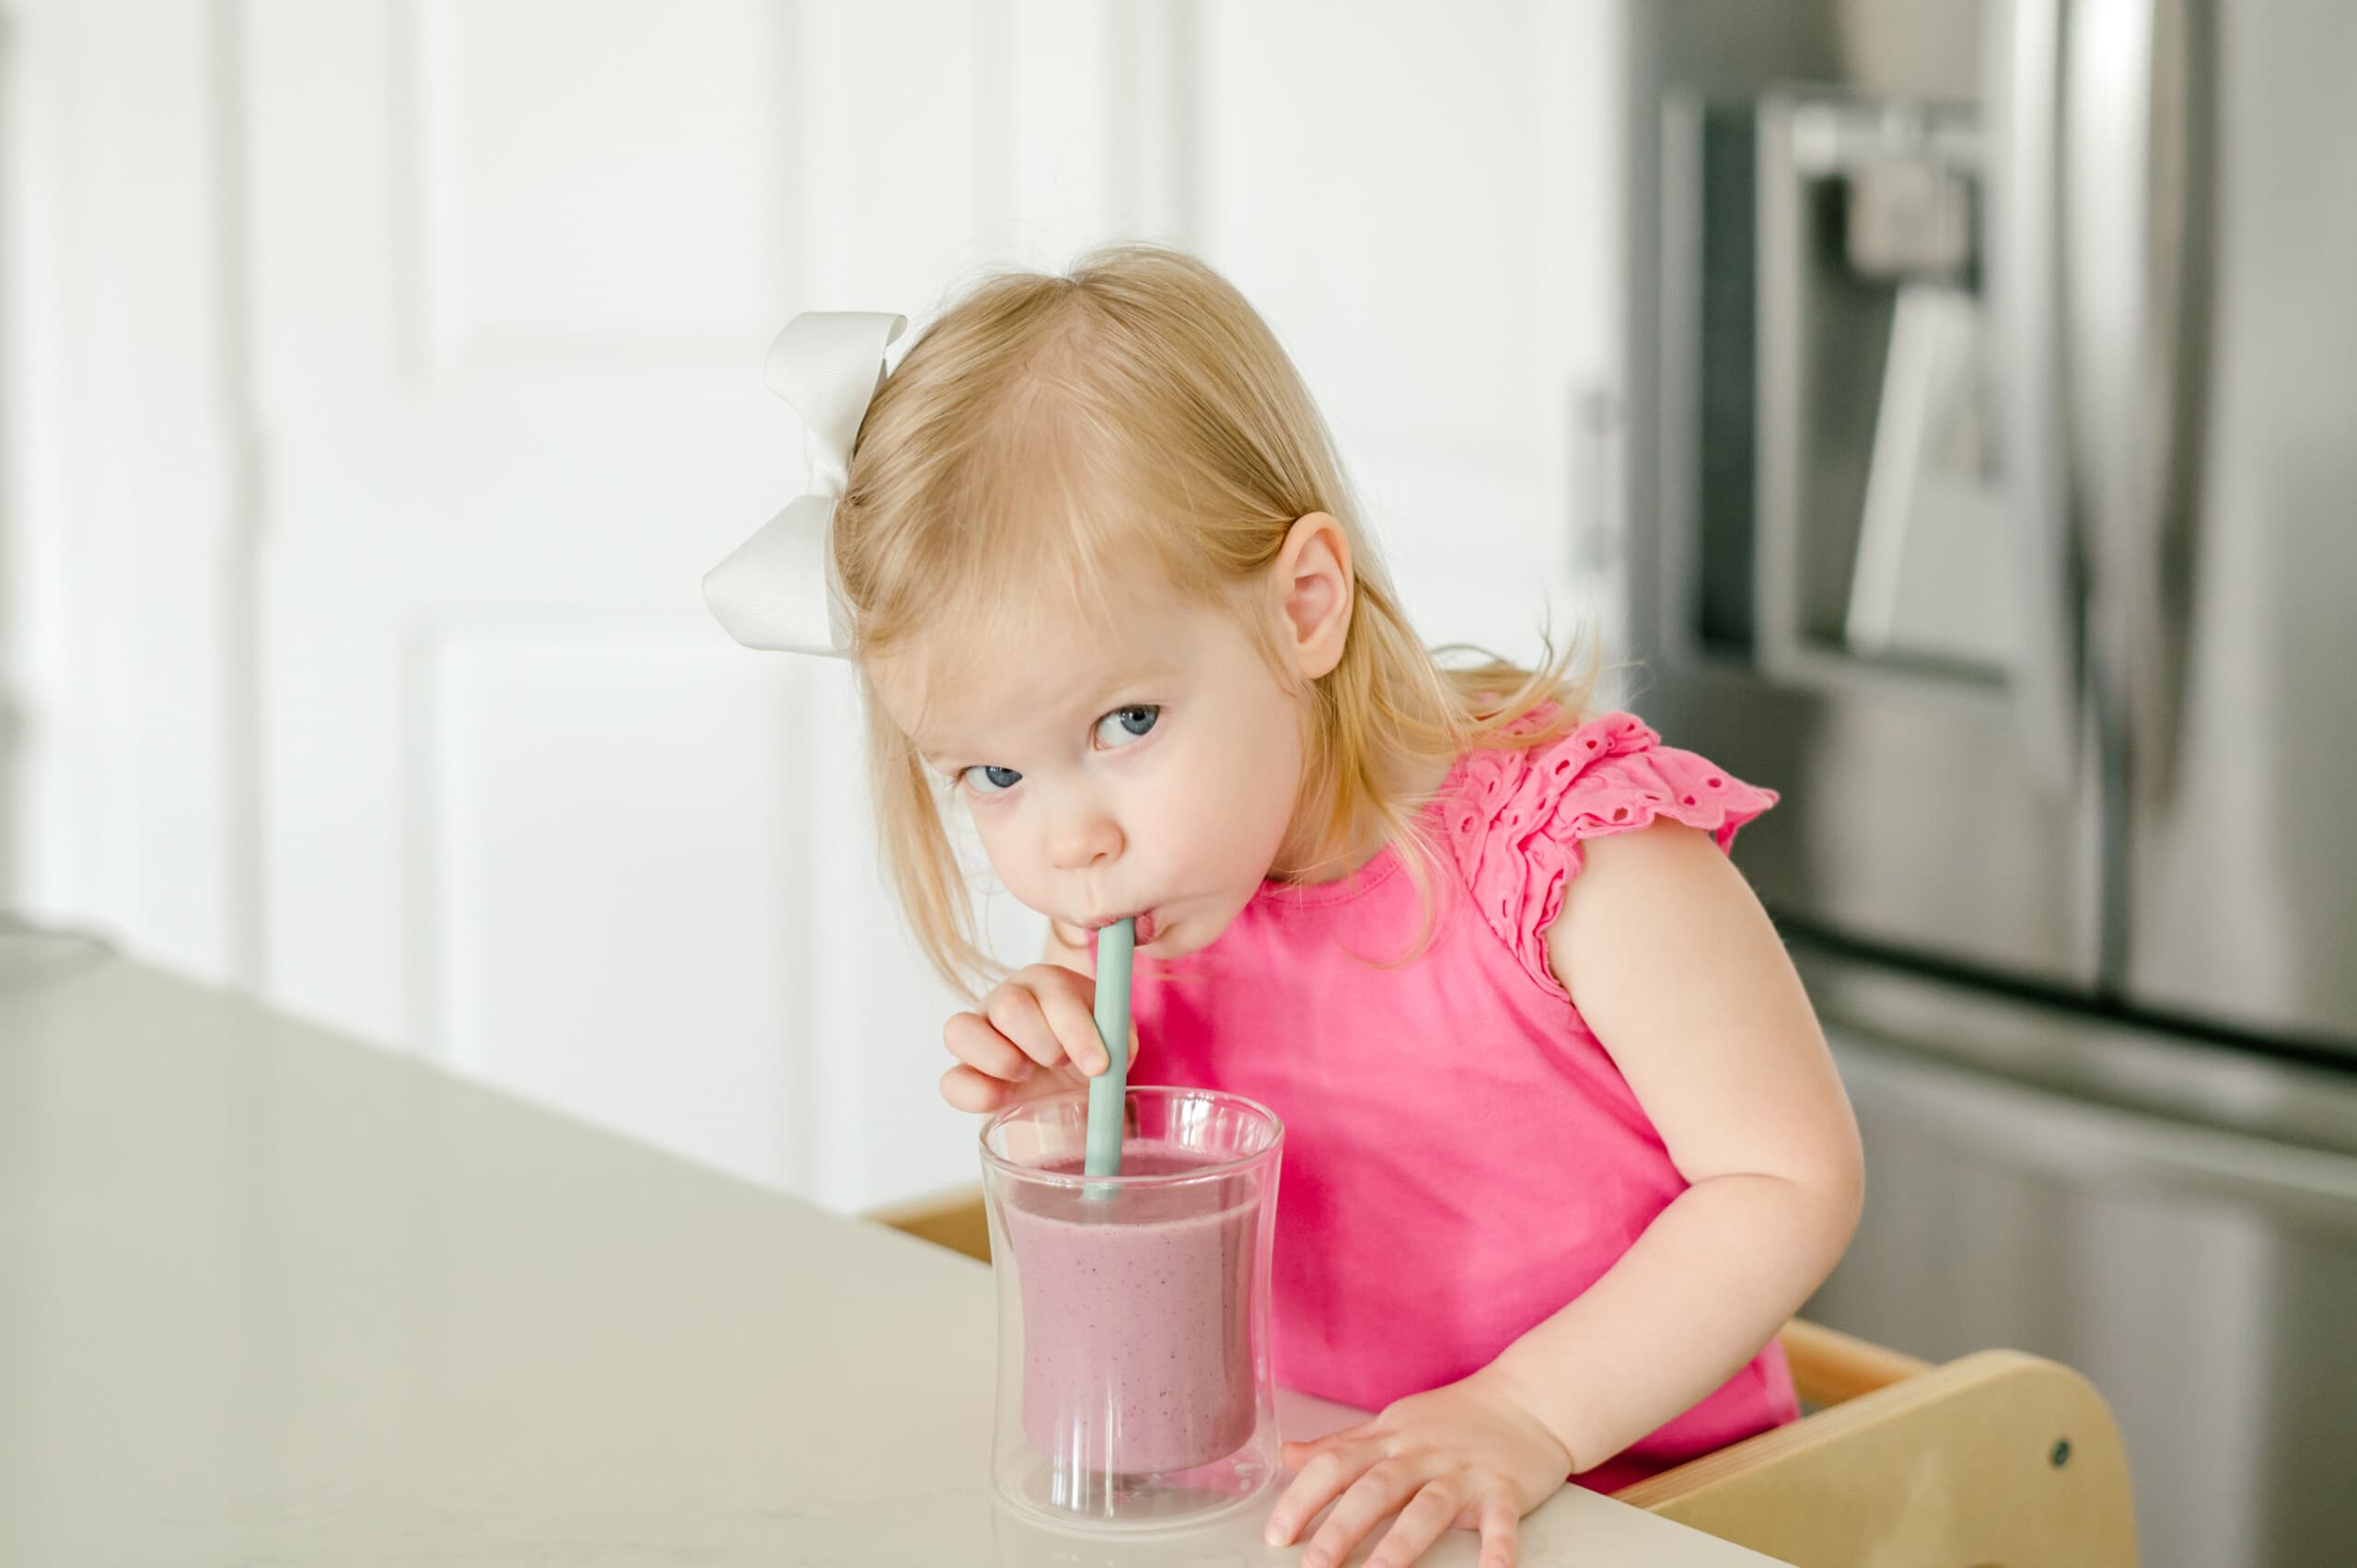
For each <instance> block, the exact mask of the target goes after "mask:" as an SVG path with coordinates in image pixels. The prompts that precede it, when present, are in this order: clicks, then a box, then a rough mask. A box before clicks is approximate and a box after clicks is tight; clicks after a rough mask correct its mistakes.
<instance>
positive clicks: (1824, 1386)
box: [1776, 1318, 1932, 1407]
mask: <svg viewBox="0 0 2357 1568" xmlns="http://www.w3.org/2000/svg"><path fill="white" fill-rule="evenodd" d="M1776 1337H1777V1338H1778V1339H1779V1340H1781V1341H1782V1342H1783V1345H1784V1362H1785V1365H1788V1366H1790V1367H1791V1368H1792V1372H1793V1387H1794V1388H1795V1389H1796V1390H1798V1392H1799V1394H1800V1397H1801V1402H1802V1403H1803V1404H1805V1405H1816V1406H1818V1407H1823V1406H1827V1405H1838V1404H1843V1403H1846V1402H1848V1401H1849V1400H1854V1399H1856V1398H1857V1397H1858V1396H1859V1395H1861V1394H1871V1393H1873V1392H1874V1391H1875V1389H1876V1388H1887V1387H1889V1386H1890V1385H1891V1384H1893V1383H1897V1382H1898V1381H1900V1380H1901V1379H1903V1378H1908V1377H1913V1376H1919V1375H1921V1374H1922V1373H1925V1372H1929V1371H1930V1370H1931V1369H1932V1364H1931V1363H1930V1362H1928V1361H1919V1360H1917V1359H1916V1358H1915V1357H1914V1356H1911V1355H1908V1354H1905V1353H1901V1352H1899V1351H1895V1350H1887V1349H1885V1348H1884V1347H1883V1346H1881V1345H1878V1344H1875V1343H1874V1342H1871V1341H1868V1340H1862V1339H1858V1338H1856V1337H1855V1336H1853V1335H1850V1334H1845V1333H1842V1332H1840V1330H1834V1329H1829V1328H1826V1327H1825V1326H1824V1325H1822V1324H1819V1323H1812V1322H1810V1321H1808V1320H1807V1319H1806V1318H1794V1319H1793V1320H1792V1321H1791V1322H1789V1323H1787V1324H1785V1325H1784V1326H1783V1328H1782V1330H1780V1331H1779V1332H1778V1333H1777V1335H1776Z"/></svg>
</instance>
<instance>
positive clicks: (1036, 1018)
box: [941, 964, 1138, 1111]
mask: <svg viewBox="0 0 2357 1568" xmlns="http://www.w3.org/2000/svg"><path fill="white" fill-rule="evenodd" d="M1096 1002H1097V982H1096V981H1093V980H1091V979H1089V977H1088V976H1086V975H1085V974H1081V973H1079V972H1077V971H1075V970H1068V969H1066V968H1064V967H1063V966H1062V964H1033V965H1032V966H1031V967H1030V968H1028V969H1026V970H1017V971H1016V972H1015V973H1014V974H1012V975H1009V976H1008V977H1007V978H1006V979H1005V980H1004V981H1001V982H1000V983H999V984H998V985H997V986H996V987H994V988H993V990H992V992H991V993H990V994H989V995H987V996H985V997H983V998H982V1010H981V1012H979V1013H959V1014H957V1015H956V1016H953V1017H951V1019H950V1020H949V1022H948V1024H947V1026H946V1027H945V1028H943V1029H942V1031H941V1038H942V1043H943V1044H945V1045H946V1046H947V1047H948V1048H949V1054H950V1055H952V1056H954V1057H956V1058H957V1059H958V1065H957V1066H955V1067H952V1068H950V1069H949V1071H948V1072H946V1073H944V1074H942V1075H941V1098H944V1099H946V1100H947V1101H948V1102H949V1103H950V1104H951V1105H954V1106H956V1107H957V1108H958V1109H960V1110H981V1111H991V1110H998V1109H1003V1108H1004V1107H1006V1106H1010V1105H1013V1104H1014V1103H1016V1101H1017V1100H1027V1099H1037V1098H1039V1097H1040V1096H1042V1095H1052V1094H1058V1093H1061V1092H1062V1091H1063V1090H1065V1089H1072V1088H1078V1087H1080V1086H1082V1085H1084V1084H1086V1083H1087V1082H1088V1080H1089V1079H1091V1078H1093V1077H1095V1076H1096V1075H1097V1074H1099V1073H1102V1072H1103V1071H1105V1068H1106V1065H1107V1063H1106V1060H1105V1047H1104V1045H1103V1043H1102V1042H1101V1041H1100V1040H1098V1039H1097V1016H1096V1014H1095V1012H1094V1011H1093V1009H1094V1007H1095V1005H1096ZM1137 1053H1138V1040H1137V1031H1136V1030H1135V1029H1132V1030H1131V1031H1130V1057H1131V1059H1132V1061H1134V1060H1135V1059H1136V1057H1137Z"/></svg>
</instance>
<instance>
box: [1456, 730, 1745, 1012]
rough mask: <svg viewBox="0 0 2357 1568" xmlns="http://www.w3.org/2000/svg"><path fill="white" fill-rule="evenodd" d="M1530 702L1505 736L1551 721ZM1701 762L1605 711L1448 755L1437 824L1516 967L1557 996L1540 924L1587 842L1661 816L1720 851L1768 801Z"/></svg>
mask: <svg viewBox="0 0 2357 1568" xmlns="http://www.w3.org/2000/svg"><path fill="white" fill-rule="evenodd" d="M1555 722H1556V719H1555V714H1553V713H1551V712H1550V711H1548V710H1545V709H1541V710H1538V711H1537V712H1535V713H1533V714H1527V715H1525V716H1524V717H1523V718H1521V719H1518V720H1516V721H1515V723H1514V724H1512V725H1509V726H1506V730H1505V733H1506V734H1507V735H1508V736H1515V735H1529V734H1533V733H1536V732H1538V731H1540V730H1543V729H1546V728H1549V727H1551V726H1553V724H1554V723H1555ZM1776 798H1777V796H1776V792H1775V791H1773V790H1771V789H1763V788H1760V787H1759V786H1758V785H1755V784H1747V783H1745V782H1744V781H1743V780H1741V779H1738V778H1736V776H1735V775H1734V774H1732V773H1730V772H1727V771H1726V770H1725V769H1724V768H1721V767H1718V766H1717V765H1715V764H1713V762H1712V761H1710V760H1709V759H1707V758H1704V757H1701V756H1698V755H1696V754H1695V753H1694V752H1691V751H1687V750H1682V749H1678V748H1677V747H1674V746H1665V745H1664V744H1662V738H1661V737H1660V736H1659V735H1657V734H1655V732H1654V730H1653V729H1652V728H1651V727H1650V726H1647V725H1646V724H1645V722H1644V721H1643V720H1642V719H1640V718H1638V717H1637V716H1636V715H1635V714H1627V713H1620V712H1614V713H1608V714H1599V715H1597V716H1596V717H1594V718H1591V719H1587V720H1585V721H1584V722H1582V723H1581V724H1578V725H1576V726H1573V728H1572V729H1571V730H1569V731H1568V732H1566V733H1564V734H1562V735H1559V736H1556V737H1555V738H1552V739H1549V740H1543V741H1540V742H1538V743H1537V744H1535V745H1506V746H1496V747H1485V748H1482V749H1479V750H1475V751H1470V752H1468V753H1467V754H1466V755H1465V756H1463V757H1462V758H1460V759H1458V761H1457V768H1456V771H1455V772H1453V773H1451V775H1450V778H1449V783H1448V784H1447V785H1446V786H1445V788H1444V791H1443V798H1442V799H1441V800H1440V802H1439V803H1438V807H1439V810H1440V814H1441V823H1442V827H1443V830H1444V832H1445V835H1446V840H1447V843H1448V848H1449V850H1450V852H1451V854H1452V856H1453V858H1454V859H1455V861H1456V863H1457V870H1458V872H1459V874H1460V875H1461V876H1462V877H1463V879H1464V883H1465V886H1466V888H1467V889H1468V891H1469V893H1470V894H1471V896H1472V900H1473V903H1474V907H1475V908H1476V909H1478V910H1479V911H1480V914H1481V918H1482V920H1483V921H1484V922H1485V923H1488V925H1489V926H1490V927H1491V929H1492V930H1493V931H1495V932H1496V933H1497V935H1498V936H1499V938H1500V939H1501V940H1502V941H1504V943H1505V945H1506V946H1507V947H1509V948H1511V949H1512V950H1513V951H1514V953H1515V957H1516V958H1518V959H1519V960H1520V961H1521V963H1522V966H1523V968H1524V969H1525V970H1528V971H1529V972H1530V974H1531V976H1532V977H1533V978H1534V979H1536V980H1537V981H1538V982H1539V983H1540V984H1541V985H1543V986H1544V987H1545V988H1546V989H1547V990H1549V991H1550V992H1552V993H1555V994H1557V995H1562V987H1561V986H1560V985H1558V984H1557V983H1556V982H1555V979H1554V975H1553V972H1552V971H1551V970H1550V968H1549V967H1548V962H1547V944H1546V933H1547V928H1548V927H1549V926H1550V925H1551V924H1553V923H1554V921H1555V917H1556V915H1557V914H1558V913H1560V912H1562V902H1563V890H1564V888H1565V887H1566V886H1567V885H1568V884H1569V883H1570V881H1571V879H1572V878H1573V877H1576V876H1577V875H1578V874H1579V870H1580V866H1581V865H1582V864H1583V859H1584V856H1583V854H1582V852H1581V848H1580V845H1581V843H1582V842H1583V841H1585V840H1588V839H1596V838H1604V837H1608V836H1610V835H1612V834H1615V833H1630V832H1635V831H1637V830H1640V829H1643V828H1649V827H1651V826H1653V824H1654V823H1655V822H1657V821H1660V820H1662V819H1665V818H1666V819H1669V820H1671V821H1676V822H1683V823H1685V824H1686V825H1687V826H1689V827H1693V828H1700V829H1702V830H1705V831H1706V832H1708V833H1710V835H1711V836H1712V838H1713V840H1714V841H1716V842H1717V843H1718V845H1719V847H1720V848H1721V849H1723V850H1724V849H1725V848H1727V847H1728V846H1730V845H1732V844H1733V843H1734V842H1735V836H1736V830H1737V829H1739V828H1741V827H1742V826H1743V825H1744V824H1745V823H1746V822H1748V821H1750V820H1751V819H1753V818H1755V817H1757V816H1759V814H1760V813H1761V812H1763V811H1765V810H1767V809H1768V808H1769V807H1771V806H1773V805H1774V804H1776Z"/></svg>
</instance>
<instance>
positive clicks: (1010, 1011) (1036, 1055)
mask: <svg viewBox="0 0 2357 1568" xmlns="http://www.w3.org/2000/svg"><path fill="white" fill-rule="evenodd" d="M982 1014H983V1016H985V1017H987V1018H988V1019H989V1020H990V1024H991V1028H994V1029H996V1030H998V1032H999V1033H1001V1034H1003V1035H1004V1036H1005V1037H1006V1038H1007V1039H1009V1040H1013V1041H1014V1042H1015V1043H1016V1046H1017V1048H1019V1049H1020V1050H1021V1051H1022V1052H1023V1054H1024V1055H1026V1056H1028V1057H1029V1058H1030V1059H1031V1060H1032V1061H1034V1062H1036V1063H1039V1065H1040V1066H1042V1067H1052V1066H1054V1065H1055V1064H1056V1063H1059V1062H1062V1060H1063V1059H1064V1048H1063V1046H1062V1044H1061V1043H1059V1042H1058V1040H1057V1039H1056V1031H1055V1030H1054V1029H1052V1028H1050V1027H1049V1025H1048V1018H1047V1015H1046V1014H1044V1013H1042V1012H1040V1011H1039V997H1037V996H1036V995H1034V994H1032V992H1031V988H1030V987H1029V986H1028V985H1023V984H1019V983H1017V982H1016V981H1008V982H1007V983H1006V984H1004V985H1002V986H1000V987H999V988H998V989H997V990H996V991H993V992H992V993H990V994H989V995H988V996H986V997H984V998H983V999H982Z"/></svg>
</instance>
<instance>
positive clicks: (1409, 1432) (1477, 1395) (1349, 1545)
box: [1268, 1369, 1572, 1568]
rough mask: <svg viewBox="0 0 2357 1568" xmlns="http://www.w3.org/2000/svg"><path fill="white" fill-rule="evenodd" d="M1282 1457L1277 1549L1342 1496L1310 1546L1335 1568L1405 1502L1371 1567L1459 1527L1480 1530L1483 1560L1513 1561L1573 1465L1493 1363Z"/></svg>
mask: <svg viewBox="0 0 2357 1568" xmlns="http://www.w3.org/2000/svg"><path fill="white" fill-rule="evenodd" d="M1284 1461H1285V1465H1286V1467H1287V1468H1288V1469H1293V1470H1294V1471H1295V1477H1294V1482H1293V1484H1292V1485H1291V1486H1289V1487H1287V1488H1286V1489H1285V1492H1284V1495H1283V1496H1282V1497H1280V1498H1278V1499H1277V1505H1276V1508H1275V1510H1274V1511H1273V1512H1272V1513H1271V1515H1270V1516H1269V1531H1268V1539H1269V1543H1270V1544H1271V1546H1283V1545H1284V1544H1286V1543H1287V1542H1289V1541H1291V1540H1292V1539H1294V1538H1295V1536H1296V1535H1297V1534H1299V1533H1300V1531H1301V1527H1303V1526H1304V1525H1306V1524H1307V1523H1308V1522H1309V1520H1310V1519H1311V1518H1312V1517H1313V1516H1316V1514H1317V1513H1318V1509H1320V1508H1323V1507H1324V1506H1325V1505H1326V1504H1329V1503H1333V1502H1334V1500H1335V1499H1336V1498H1338V1497H1339V1498H1340V1499H1341V1501H1340V1502H1339V1503H1334V1511H1333V1513H1332V1514H1330V1515H1329V1516H1327V1519H1326V1523H1325V1525H1324V1526H1323V1527H1320V1528H1319V1530H1318V1534H1317V1535H1316V1537H1314V1538H1313V1539H1311V1541H1310V1543H1309V1547H1308V1550H1307V1551H1304V1552H1303V1553H1302V1556H1301V1561H1302V1565H1303V1568H1333V1565H1334V1564H1336V1563H1339V1562H1341V1561H1342V1560H1343V1559H1345V1558H1347V1557H1348V1556H1350V1554H1351V1551H1352V1550H1353V1548H1355V1547H1356V1546H1357V1545H1358V1544H1359V1542H1360V1541H1361V1540H1363V1539H1365V1537H1366V1535H1367V1532H1368V1531H1369V1530H1371V1529H1373V1528H1374V1527H1375V1526H1376V1522H1377V1521H1378V1520H1380V1519H1381V1518H1382V1517H1383V1516H1385V1515H1387V1514H1389V1513H1391V1512H1392V1511H1393V1510H1395V1509H1397V1510H1398V1511H1399V1520H1398V1522H1396V1523H1395V1524H1393V1525H1392V1527H1390V1529H1389V1530H1387V1532H1385V1534H1384V1537H1383V1540H1382V1542H1381V1544H1379V1545H1378V1546H1377V1547H1376V1551H1375V1554H1374V1555H1373V1556H1372V1557H1370V1558H1368V1559H1367V1568H1407V1564H1409V1563H1411V1562H1414V1561H1415V1560H1416V1559H1417V1558H1419V1557H1421V1556H1422V1555H1423V1553H1424V1549H1425V1548H1427V1547H1429V1546H1431V1545H1432V1543H1433V1542H1434V1541H1436V1540H1438V1539H1440V1536H1441V1532H1442V1531H1443V1530H1446V1529H1447V1528H1449V1527H1451V1526H1455V1527H1457V1528H1459V1529H1469V1530H1479V1531H1480V1532H1481V1568H1511V1565H1512V1563H1513V1562H1514V1560H1515V1534H1516V1532H1517V1530H1518V1528H1519V1527H1520V1523H1521V1519H1522V1516H1524V1515H1525V1514H1527V1513H1529V1512H1530V1511H1531V1510H1532V1509H1533V1508H1536V1507H1538V1504H1541V1503H1544V1502H1545V1501H1546V1500H1547V1499H1548V1498H1550V1497H1552V1496H1553V1495H1554V1494H1555V1493H1556V1492H1557V1491H1558V1490H1559V1489H1560V1488H1561V1487H1562V1484H1563V1481H1564V1479H1565V1478H1566V1477H1568V1476H1569V1475H1570V1474H1571V1469H1572V1457H1571V1455H1570V1453H1569V1452H1568V1451H1566V1450H1565V1448H1564V1447H1563V1445H1562V1443H1561V1442H1560V1441H1558V1440H1557V1438H1556V1437H1555V1434H1553V1433H1552V1432H1550V1431H1549V1430H1548V1428H1547V1427H1546V1425H1545V1424H1544V1423H1541V1422H1540V1421H1539V1419H1538V1417H1537V1416H1536V1415H1534V1414H1532V1413H1531V1411H1530V1409H1529V1407H1528V1406H1527V1404H1526V1403H1525V1402H1524V1401H1523V1400H1521V1399H1520V1398H1518V1397H1517V1396H1516V1395H1515V1392H1514V1390H1513V1388H1512V1387H1511V1386H1510V1385H1509V1384H1508V1383H1507V1382H1506V1381H1505V1379H1504V1377H1503V1376H1499V1375H1497V1374H1496V1372H1495V1371H1494V1369H1492V1370H1490V1371H1484V1372H1477V1373H1475V1374H1474V1375H1473V1376H1470V1377H1468V1378H1466V1379H1465V1380H1464V1381H1463V1382H1461V1383H1451V1384H1449V1385H1448V1386H1447V1387H1446V1388H1434V1389H1433V1390H1432V1391H1431V1392H1430V1393H1424V1394H1416V1395H1411V1397H1409V1398H1407V1399H1404V1400H1399V1402H1398V1403H1396V1404H1394V1405H1391V1406H1390V1407H1389V1408H1387V1409H1386V1410H1385V1411H1383V1413H1382V1414H1380V1415H1378V1416H1376V1418H1375V1419H1374V1420H1373V1421H1369V1422H1364V1423H1360V1424H1359V1425H1357V1426H1352V1427H1345V1428H1344V1429H1343V1430H1341V1431H1340V1432H1337V1433H1335V1434H1332V1435H1331V1436H1328V1437H1321V1438H1319V1439H1318V1441H1317V1442H1315V1443H1288V1444H1286V1445H1285V1446H1284Z"/></svg>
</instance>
